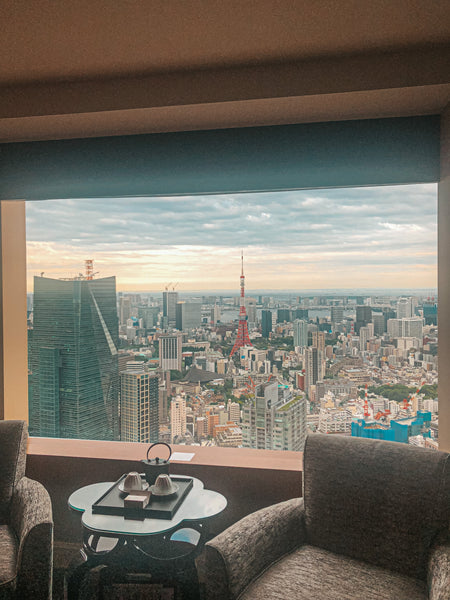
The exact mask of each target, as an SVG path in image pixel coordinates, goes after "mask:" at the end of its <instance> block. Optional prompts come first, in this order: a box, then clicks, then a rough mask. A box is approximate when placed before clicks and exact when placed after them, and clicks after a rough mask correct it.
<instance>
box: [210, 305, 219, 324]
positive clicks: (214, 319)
mask: <svg viewBox="0 0 450 600" xmlns="http://www.w3.org/2000/svg"><path fill="white" fill-rule="evenodd" d="M220 317H221V315H220V306H218V305H217V304H214V306H213V307H212V309H211V323H213V325H216V323H219V322H220Z"/></svg>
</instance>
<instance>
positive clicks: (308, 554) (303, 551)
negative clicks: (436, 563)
mask: <svg viewBox="0 0 450 600" xmlns="http://www.w3.org/2000/svg"><path fill="white" fill-rule="evenodd" d="M261 598H265V599H267V598H270V600H286V599H287V598H295V599H296V600H319V599H320V600H426V598H427V586H426V584H425V582H424V581H421V580H419V579H413V578H412V577H406V576H405V575H400V574H399V573H395V572H394V571H388V570H385V569H382V568H380V567H375V566H373V565H369V564H367V563H363V562H360V561H357V560H354V559H352V558H348V557H346V556H342V555H339V554H334V553H332V552H329V551H328V550H323V549H322V548H317V547H314V546H307V545H305V546H302V547H301V548H299V549H298V550H294V552H292V553H291V554H289V555H287V556H284V557H283V558H282V559H281V560H280V561H279V562H277V563H275V564H274V565H272V566H271V567H270V568H269V569H267V571H265V572H264V573H263V574H262V575H261V576H260V577H259V578H258V579H257V580H256V581H254V582H253V583H252V584H251V585H250V586H249V587H248V588H247V589H246V590H245V592H244V593H243V594H242V595H241V596H240V597H239V600H260V599H261ZM447 600H448V596H447Z"/></svg>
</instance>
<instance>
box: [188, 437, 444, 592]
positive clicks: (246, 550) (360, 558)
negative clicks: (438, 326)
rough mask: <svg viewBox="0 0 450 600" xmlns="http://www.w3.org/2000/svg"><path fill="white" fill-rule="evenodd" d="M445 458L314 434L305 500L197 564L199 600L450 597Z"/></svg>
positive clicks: (255, 522)
mask: <svg viewBox="0 0 450 600" xmlns="http://www.w3.org/2000/svg"><path fill="white" fill-rule="evenodd" d="M449 513H450V455H449V454H447V453H444V452H436V451H433V450H425V449H422V448H417V447H411V446H407V445H405V444H400V443H393V442H382V441H378V440H368V439H359V438H350V437H344V436H330V435H320V434H315V435H311V436H309V437H308V438H307V442H306V447H305V453H304V470H303V498H302V499H299V498H297V499H293V500H289V501H287V502H282V503H280V504H277V505H275V506H271V507H269V508H265V509H262V510H260V511H258V512H256V513H253V514H252V515H249V516H247V517H245V518H244V519H242V520H241V521H239V522H237V523H235V524H234V525H232V526H231V527H230V528H228V529H227V530H226V531H224V532H223V533H221V534H219V535H218V536H217V537H216V538H214V539H213V540H211V541H210V542H208V543H207V544H206V546H205V549H204V552H203V553H202V554H201V555H200V556H199V557H198V559H197V570H198V574H199V581H200V586H201V591H202V596H203V598H204V599H205V600H212V599H214V600H225V599H226V600H235V599H237V598H239V600H250V599H252V600H253V599H255V600H260V599H262V598H263V599H264V600H286V599H291V598H292V599H295V600H331V599H333V600H349V599H352V600H424V599H427V598H428V599H429V600H449V599H450V540H449V524H450V523H449Z"/></svg>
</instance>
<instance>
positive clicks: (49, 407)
mask: <svg viewBox="0 0 450 600" xmlns="http://www.w3.org/2000/svg"><path fill="white" fill-rule="evenodd" d="M118 343H119V329H118V316H117V306H116V279H115V277H107V278H103V279H92V280H86V279H76V280H60V279H49V278H47V277H35V278H34V329H33V336H32V343H31V345H30V351H31V358H30V367H31V371H32V374H31V382H32V390H31V394H30V401H29V418H30V433H31V434H32V435H35V436H45V437H63V438H80V439H93V440H96V439H100V440H118V439H119V369H118V352H117V347H118Z"/></svg>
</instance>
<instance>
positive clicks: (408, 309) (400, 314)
mask: <svg viewBox="0 0 450 600" xmlns="http://www.w3.org/2000/svg"><path fill="white" fill-rule="evenodd" d="M412 316H413V305H412V298H399V299H398V301H397V319H405V318H409V317H412Z"/></svg>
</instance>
